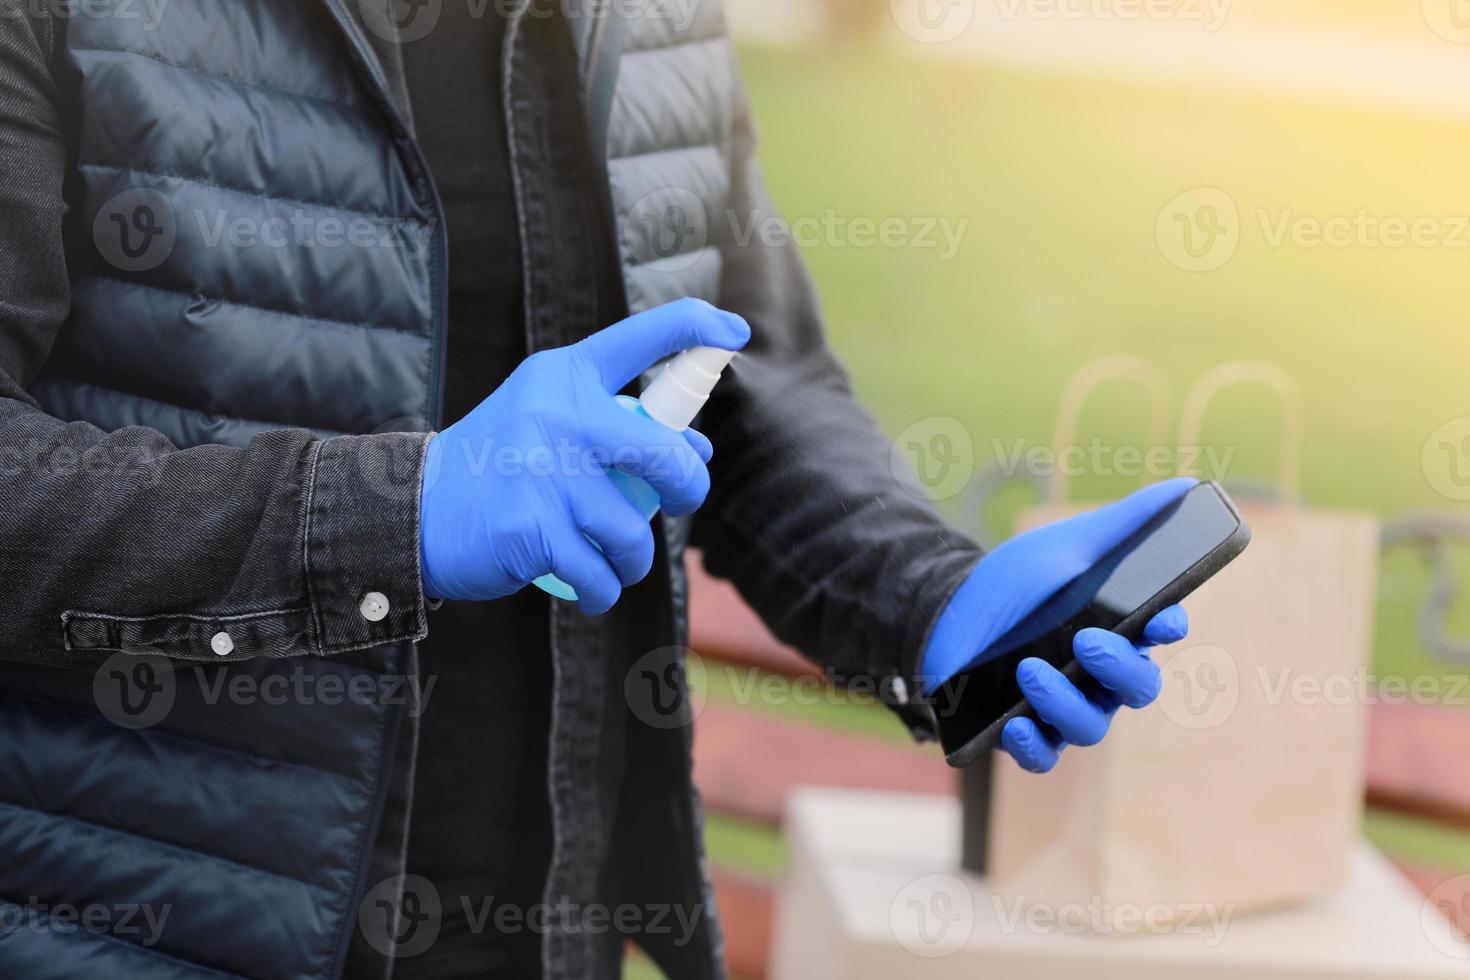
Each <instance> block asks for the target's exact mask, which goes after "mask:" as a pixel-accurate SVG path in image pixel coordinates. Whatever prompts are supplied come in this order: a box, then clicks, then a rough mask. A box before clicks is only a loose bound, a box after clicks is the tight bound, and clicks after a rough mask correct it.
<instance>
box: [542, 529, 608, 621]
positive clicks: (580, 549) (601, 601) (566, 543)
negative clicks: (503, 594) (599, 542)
mask: <svg viewBox="0 0 1470 980" xmlns="http://www.w3.org/2000/svg"><path fill="white" fill-rule="evenodd" d="M551 573H552V574H553V575H555V576H556V577H557V578H559V579H561V580H562V581H563V582H565V583H567V584H568V585H570V586H571V587H572V589H573V590H574V591H575V592H576V593H577V604H578V605H579V606H580V607H581V609H582V611H583V612H584V613H586V614H587V615H589V616H600V615H601V614H603V613H605V612H607V611H608V610H609V609H611V608H612V607H613V604H614V603H615V602H617V601H618V596H620V595H621V594H622V592H623V585H622V583H621V582H620V581H618V576H617V573H616V572H614V571H613V568H612V565H610V564H608V560H607V559H606V558H605V557H603V555H602V553H601V552H599V551H598V550H597V549H596V548H594V547H592V544H591V543H590V542H589V541H588V540H587V539H586V538H584V537H582V532H581V531H579V530H577V529H576V528H575V527H574V526H573V525H572V524H570V523H568V524H567V527H566V530H565V532H564V533H563V534H561V535H558V536H557V538H556V540H555V541H554V542H553V544H552V554H551Z"/></svg>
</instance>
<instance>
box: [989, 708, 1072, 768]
mask: <svg viewBox="0 0 1470 980" xmlns="http://www.w3.org/2000/svg"><path fill="white" fill-rule="evenodd" d="M1065 746H1066V743H1065V742H1063V741H1062V740H1061V739H1060V738H1059V737H1057V736H1056V735H1055V734H1048V733H1046V732H1045V731H1043V729H1042V727H1041V726H1040V725H1038V724H1036V722H1034V721H1032V720H1031V719H1030V718H1012V719H1011V720H1010V721H1008V722H1006V726H1005V727H1004V728H1002V729H1001V730H1000V747H1001V748H1003V749H1005V750H1006V752H1007V753H1009V754H1010V757H1011V758H1012V759H1015V760H1016V764H1017V765H1019V766H1020V767H1021V768H1022V769H1025V770H1026V771H1027V772H1036V773H1042V772H1051V770H1052V767H1054V766H1055V765H1056V764H1057V760H1058V759H1059V758H1060V757H1061V752H1062V749H1063V748H1064V747H1065Z"/></svg>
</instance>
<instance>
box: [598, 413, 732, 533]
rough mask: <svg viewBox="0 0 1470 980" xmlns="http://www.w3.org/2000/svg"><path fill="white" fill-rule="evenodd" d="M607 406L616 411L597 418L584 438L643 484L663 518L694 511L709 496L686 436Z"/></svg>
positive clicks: (703, 469) (706, 470) (701, 462)
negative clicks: (656, 500) (653, 495)
mask: <svg viewBox="0 0 1470 980" xmlns="http://www.w3.org/2000/svg"><path fill="white" fill-rule="evenodd" d="M609 404H610V405H613V406H614V407H612V408H611V409H610V410H609V411H607V412H603V413H599V415H598V416H597V418H596V419H595V420H594V421H593V422H592V423H591V424H590V426H589V428H590V429H591V431H589V432H588V433H587V437H588V439H590V440H591V441H592V442H593V444H594V445H595V446H597V447H599V448H600V449H601V450H602V451H603V452H605V453H606V454H607V459H606V461H605V462H606V463H607V464H608V465H611V466H614V467H616V468H617V469H619V470H621V471H622V472H624V473H629V474H631V475H633V476H637V477H641V478H642V479H644V480H646V481H647V482H648V485H649V486H651V487H653V489H654V490H655V492H657V493H658V497H659V506H660V507H662V508H663V511H664V513H666V514H669V515H670V516H672V517H679V516H682V515H684V514H692V513H693V512H694V511H696V510H698V509H699V506H700V504H703V503H704V498H705V497H706V496H707V495H708V494H709V483H710V481H709V468H708V467H707V466H705V464H704V460H703V459H701V458H700V457H699V453H698V452H696V451H695V449H694V446H693V445H691V444H690V442H689V440H688V439H686V438H684V434H683V433H681V432H675V431H674V430H672V429H670V428H669V427H668V426H664V425H660V424H659V423H657V422H655V421H654V420H653V419H651V418H649V417H648V416H646V415H639V414H637V413H636V412H629V411H627V410H625V409H623V408H621V407H618V406H616V404H615V403H613V402H612V401H611V400H609Z"/></svg>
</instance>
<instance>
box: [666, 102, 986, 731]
mask: <svg viewBox="0 0 1470 980" xmlns="http://www.w3.org/2000/svg"><path fill="white" fill-rule="evenodd" d="M738 91H739V92H740V96H741V111H740V112H739V113H738V114H737V117H736V130H735V140H734V146H733V150H732V152H733V154H734V185H733V188H732V193H731V197H730V205H729V206H730V207H731V208H732V209H733V212H732V214H733V217H734V219H735V220H734V221H731V222H715V223H714V224H717V225H722V224H729V225H738V226H740V227H760V226H761V225H762V223H763V221H764V220H765V219H766V218H768V217H770V218H774V217H775V216H776V213H775V210H774V207H773V205H772V203H771V201H770V198H769V196H768V194H767V191H766V189H765V186H764V182H763V180H762V177H761V174H760V169H759V167H758V165H757V164H756V162H755V159H754V144H755V139H754V135H753V131H752V125H751V121H750V114H749V108H748V105H747V104H746V102H745V97H744V87H743V84H739V85H738ZM761 237H762V236H759V235H755V236H751V238H750V240H749V242H748V243H745V244H736V243H735V242H727V243H725V249H724V259H725V263H724V273H723V281H722V283H721V290H722V292H721V296H720V304H721V305H722V306H725V307H726V308H728V309H730V310H733V311H734V312H736V313H740V314H741V315H743V316H744V317H745V318H746V319H747V320H749V321H750V324H751V328H752V331H753V335H752V339H751V342H750V345H749V346H748V347H747V348H746V350H745V352H744V353H742V355H741V361H740V363H739V364H738V366H737V369H736V370H734V371H727V372H726V373H725V377H724V379H723V380H722V381H721V382H720V384H719V385H718V386H717V387H716V388H715V391H714V394H713V395H712V397H711V399H710V402H709V406H708V408H707V409H706V413H705V417H704V419H703V421H702V423H701V424H702V426H703V428H704V431H705V432H706V433H707V434H708V435H709V436H710V438H711V439H712V440H713V441H714V444H715V446H716V452H715V457H714V460H713V462H712V463H711V476H712V478H713V488H712V490H711V493H710V497H709V500H708V501H707V502H706V504H705V506H704V508H703V509H702V510H701V511H700V512H699V514H698V515H697V516H696V518H695V523H694V534H693V540H694V541H695V543H697V544H700V545H702V546H703V547H704V549H705V564H706V566H707V567H708V569H709V571H710V572H711V573H712V574H714V575H717V576H720V577H724V578H728V579H731V580H732V581H733V582H734V584H735V585H736V587H737V588H738V589H739V591H740V593H741V594H742V596H743V597H744V598H745V599H746V601H747V602H749V603H750V604H751V605H752V606H753V607H754V608H755V610H756V611H757V612H758V613H760V615H761V617H762V618H763V619H764V620H765V622H766V623H767V624H768V625H769V626H770V627H771V628H772V630H773V631H774V632H775V633H776V635H777V636H779V637H780V638H781V639H782V640H784V641H786V642H788V643H790V644H792V645H793V646H795V647H796V648H797V649H799V650H801V651H802V652H803V653H805V654H806V655H808V656H809V657H811V658H812V659H814V660H816V661H818V662H819V663H821V664H822V665H823V666H824V667H826V668H827V670H828V671H829V673H831V674H832V675H834V677H835V678H836V679H837V680H839V681H845V682H848V683H851V682H852V681H853V680H855V679H861V680H862V681H863V682H864V683H869V684H871V683H875V682H876V684H877V685H879V689H880V691H882V693H883V696H884V699H885V701H887V702H888V703H889V704H890V706H893V707H895V708H896V709H897V710H898V712H899V714H900V716H901V717H902V718H903V720H904V721H905V722H907V723H908V724H909V725H910V727H911V728H912V729H913V730H914V731H915V732H916V734H921V735H922V734H925V733H926V732H927V729H928V722H927V713H926V712H923V711H922V710H919V709H917V708H911V707H910V706H908V705H907V704H905V703H904V702H905V701H906V697H905V691H908V692H913V691H916V690H917V685H916V684H915V675H916V674H917V672H918V664H919V659H920V656H921V654H922V650H923V646H924V642H925V640H926V639H927V636H928V632H929V629H930V626H931V625H932V623H933V621H934V619H935V618H936V617H937V616H938V614H939V611H940V610H941V608H942V607H943V605H944V603H945V602H946V601H948V598H949V596H950V594H951V593H953V591H954V590H955V589H956V588H958V586H959V584H960V582H961V581H963V579H964V578H965V576H966V575H967V574H968V572H969V571H970V569H971V568H972V567H973V566H974V564H975V563H976V562H977V561H978V560H979V557H980V549H979V548H978V547H977V546H976V545H975V544H974V543H973V542H971V541H970V540H968V539H967V538H966V537H965V536H964V535H962V534H960V533H958V532H956V531H954V530H952V529H951V528H949V527H948V526H947V525H946V524H945V523H944V522H943V521H942V520H941V519H940V517H939V516H938V514H937V513H936V512H935V511H934V509H933V508H932V506H931V505H930V504H929V502H928V497H927V495H926V494H925V493H924V491H923V488H922V487H921V486H920V484H919V482H918V481H917V480H916V479H913V478H912V476H911V474H907V473H906V472H905V471H904V470H902V469H901V468H900V469H899V470H898V471H897V472H895V468H894V467H893V466H892V465H891V464H890V449H891V444H890V443H889V442H888V440H887V439H885V438H884V437H883V435H882V434H881V433H880V431H879V430H878V428H877V426H876V425H875V424H874V422H873V420H872V418H871V417H870V416H869V415H868V414H867V413H866V412H865V411H864V410H863V409H862V407H861V406H860V405H858V403H857V401H856V400H855V399H854V397H853V393H852V388H851V384H850V382H849V379H848V376H847V374H846V372H845V370H844V369H843V367H842V365H841V364H840V363H839V362H838V360H837V358H836V356H835V355H834V354H833V353H832V351H831V350H830V348H829V347H828V346H827V343H826V340H825V339H824V337H823V329H822V318H821V312H820V310H819V309H818V304H817V299H816V295H815V290H814V289H813V286H812V282H811V280H810V278H809V276H808V275H807V272H806V269H805V267H804V265H803V263H802V260H801V256H800V254H799V253H798V251H797V250H796V247H795V246H793V245H791V244H790V243H789V242H787V243H785V244H775V243H772V242H765V243H763V242H762V241H761ZM788 237H789V236H788ZM900 679H901V680H902V681H903V682H904V683H903V684H902V685H899V684H897V683H896V681H897V680H900Z"/></svg>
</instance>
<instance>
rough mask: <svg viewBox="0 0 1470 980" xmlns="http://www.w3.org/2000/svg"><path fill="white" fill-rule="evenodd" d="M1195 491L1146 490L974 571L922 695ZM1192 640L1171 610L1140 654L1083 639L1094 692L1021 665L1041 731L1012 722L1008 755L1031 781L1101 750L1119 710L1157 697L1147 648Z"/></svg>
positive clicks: (1177, 611)
mask: <svg viewBox="0 0 1470 980" xmlns="http://www.w3.org/2000/svg"><path fill="white" fill-rule="evenodd" d="M1197 482H1198V481H1197V480H1194V479H1192V478H1187V477H1184V478H1179V479H1175V480H1168V481H1166V482H1164V483H1159V484H1155V485H1154V486H1151V487H1146V488H1144V489H1143V490H1140V491H1138V492H1137V493H1135V494H1132V495H1131V496H1129V497H1125V498H1124V499H1122V500H1119V501H1117V502H1115V503H1112V504H1109V505H1107V506H1106V507H1102V508H1099V509H1098V510H1095V511H1091V512H1089V513H1086V514H1079V515H1078V516H1076V517H1072V518H1069V519H1067V520H1065V521H1058V522H1057V523H1055V524H1048V525H1046V526H1045V527H1039V528H1036V529H1035V530H1032V531H1027V532H1026V533H1024V534H1020V535H1017V536H1016V537H1014V538H1011V539H1010V540H1009V541H1007V542H1005V543H1004V544H1002V545H1001V546H1000V547H998V548H996V549H995V550H994V551H992V552H990V553H989V554H988V555H986V556H985V557H984V558H983V559H981V560H980V563H979V564H978V565H976V566H975V569H974V571H972V572H971V573H970V576H969V578H967V579H966V580H965V581H964V583H962V584H961V585H960V587H959V588H958V589H957V590H955V594H954V595H953V596H952V597H951V598H950V601H949V603H948V605H946V606H945V609H944V611H943V612H942V613H940V616H939V619H938V621H937V622H936V623H935V625H934V629H933V630H932V631H931V633H930V635H929V642H928V645H927V646H926V647H925V650H924V662H923V663H924V665H923V674H924V686H925V689H926V690H928V691H931V692H932V691H933V690H934V689H936V688H938V687H939V686H940V685H941V684H943V683H944V682H945V681H947V680H949V679H950V678H951V677H953V676H954V675H956V674H958V673H960V672H961V671H963V670H964V669H965V668H967V667H969V666H970V664H971V663H972V662H973V661H974V660H975V659H976V657H977V655H979V654H980V653H981V652H983V651H984V650H986V649H988V648H989V647H990V646H991V645H992V644H993V643H995V641H997V640H998V639H1000V638H1001V637H1002V636H1004V635H1005V634H1006V633H1007V632H1009V631H1010V630H1011V628H1012V627H1014V626H1015V625H1016V624H1017V623H1019V622H1021V621H1022V620H1023V619H1025V618H1026V617H1027V616H1028V615H1030V614H1031V613H1032V612H1033V611H1034V610H1035V609H1036V608H1037V607H1038V606H1039V605H1040V604H1041V603H1042V602H1044V601H1045V600H1046V599H1048V598H1049V597H1050V596H1051V595H1052V594H1053V593H1055V592H1056V591H1057V590H1058V589H1060V588H1061V587H1062V586H1064V585H1066V584H1067V583H1068V582H1070V581H1072V580H1073V579H1074V578H1076V577H1077V576H1079V575H1081V574H1082V573H1083V572H1085V571H1087V569H1089V568H1090V567H1092V566H1093V565H1094V564H1096V563H1097V562H1098V561H1099V560H1101V559H1102V558H1103V557H1104V556H1105V555H1106V554H1107V553H1108V552H1109V551H1110V550H1112V548H1113V547H1115V546H1116V545H1118V544H1119V543H1121V542H1122V541H1123V540H1124V539H1126V538H1127V537H1128V536H1129V535H1130V534H1132V533H1133V532H1134V531H1136V530H1137V529H1138V528H1139V527H1140V526H1142V525H1143V524H1144V523H1145V522H1147V521H1148V519H1149V518H1151V517H1153V516H1154V515H1155V514H1157V513H1158V512H1159V511H1161V510H1163V509H1164V508H1165V507H1167V506H1168V505H1169V504H1171V503H1173V502H1174V501H1176V500H1178V499H1179V498H1180V497H1182V496H1183V495H1184V494H1185V493H1187V492H1188V491H1189V490H1190V488H1192V487H1194V486H1195V485H1196V483H1197ZM1188 632H1189V622H1188V619H1187V618H1186V617H1185V615H1184V610H1183V609H1182V608H1181V607H1179V606H1171V607H1169V608H1168V609H1165V610H1164V611H1163V612H1161V613H1159V614H1158V615H1157V616H1155V617H1154V618H1153V620H1151V621H1150V622H1149V624H1148V625H1147V627H1146V628H1145V629H1144V642H1143V643H1142V644H1137V645H1135V644H1133V643H1131V642H1129V641H1128V640H1127V639H1124V638H1123V637H1121V636H1119V635H1117V634H1116V633H1109V632H1108V631H1106V630H1100V629H1086V630H1080V631H1079V632H1078V633H1077V635H1076V636H1075V637H1074V638H1073V644H1072V651H1073V653H1074V654H1075V655H1076V657H1077V660H1078V662H1079V663H1080V664H1081V665H1082V668H1083V669H1084V670H1085V671H1087V673H1088V675H1090V677H1091V678H1092V683H1088V684H1085V685H1084V686H1083V689H1079V688H1078V687H1077V685H1074V684H1073V683H1072V682H1071V681H1069V680H1067V678H1066V677H1064V676H1063V675H1062V673H1061V672H1060V671H1059V670H1057V669H1056V668H1055V667H1053V666H1052V665H1051V664H1049V663H1047V662H1046V661H1044V660H1039V659H1037V658H1035V657H1031V658H1027V659H1026V660H1023V661H1021V663H1020V664H1019V665H1018V666H1017V668H1016V680H1017V682H1018V683H1019V684H1020V686H1021V691H1022V692H1023V693H1024V694H1025V696H1026V700H1027V701H1028V702H1030V704H1031V707H1032V708H1033V709H1034V710H1035V712H1036V715H1037V717H1038V718H1040V719H1041V724H1037V722H1035V721H1033V720H1032V719H1030V718H1013V719H1011V720H1010V721H1009V722H1007V723H1006V727H1005V729H1004V730H1003V731H1002V733H1001V747H1002V748H1004V749H1005V750H1006V751H1007V752H1009V753H1010V754H1011V756H1012V757H1014V758H1015V760H1016V761H1017V762H1018V763H1020V765H1021V766H1022V768H1024V769H1028V770H1030V771H1032V772H1046V771H1048V770H1049V769H1051V768H1052V767H1053V766H1055V765H1056V763H1057V757H1058V754H1059V753H1060V752H1061V750H1062V749H1063V748H1065V747H1066V746H1067V745H1068V744H1076V745H1094V744H1096V743H1097V742H1099V741H1101V740H1102V737H1103V736H1104V735H1106V734H1107V730H1108V725H1109V723H1110V721H1111V719H1112V717H1113V715H1114V714H1115V713H1116V712H1117V710H1118V708H1119V707H1120V706H1122V705H1125V704H1126V705H1127V706H1129V707H1130V708H1141V707H1144V706H1145V705H1148V704H1150V703H1152V701H1153V700H1154V698H1156V697H1158V695H1159V688H1160V683H1161V682H1160V676H1159V668H1158V666H1157V665H1156V664H1155V663H1154V662H1153V660H1152V659H1150V657H1149V655H1148V647H1149V646H1151V645H1154V644H1161V643H1175V642H1177V641H1179V640H1182V639H1184V637H1185V635H1186V634H1187V633H1188Z"/></svg>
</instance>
